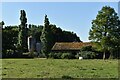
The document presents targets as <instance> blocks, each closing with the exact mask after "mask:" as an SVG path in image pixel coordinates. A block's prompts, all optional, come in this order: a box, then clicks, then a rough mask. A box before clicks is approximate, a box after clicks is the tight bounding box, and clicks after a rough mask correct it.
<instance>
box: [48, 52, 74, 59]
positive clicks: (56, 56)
mask: <svg viewBox="0 0 120 80" xmlns="http://www.w3.org/2000/svg"><path fill="white" fill-rule="evenodd" d="M49 58H53V59H75V55H73V54H72V53H61V52H60V53H50V54H49Z"/></svg>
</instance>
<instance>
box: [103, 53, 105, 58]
mask: <svg viewBox="0 0 120 80" xmlns="http://www.w3.org/2000/svg"><path fill="white" fill-rule="evenodd" d="M103 60H105V51H104V53H103Z"/></svg>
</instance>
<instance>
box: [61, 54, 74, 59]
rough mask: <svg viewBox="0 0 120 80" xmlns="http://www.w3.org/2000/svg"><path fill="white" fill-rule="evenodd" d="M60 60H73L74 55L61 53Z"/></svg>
mask: <svg viewBox="0 0 120 80" xmlns="http://www.w3.org/2000/svg"><path fill="white" fill-rule="evenodd" d="M61 58H62V59H73V58H74V55H73V54H72V53H63V54H62V55H61Z"/></svg>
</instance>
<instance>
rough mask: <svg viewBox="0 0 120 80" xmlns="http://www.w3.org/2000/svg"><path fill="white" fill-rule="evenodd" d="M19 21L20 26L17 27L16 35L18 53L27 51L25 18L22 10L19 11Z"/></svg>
mask: <svg viewBox="0 0 120 80" xmlns="http://www.w3.org/2000/svg"><path fill="white" fill-rule="evenodd" d="M20 12H21V16H20V21H21V24H20V26H19V34H18V49H19V50H20V53H23V52H26V51H27V24H26V23H27V18H26V13H25V11H24V10H21V11H20Z"/></svg>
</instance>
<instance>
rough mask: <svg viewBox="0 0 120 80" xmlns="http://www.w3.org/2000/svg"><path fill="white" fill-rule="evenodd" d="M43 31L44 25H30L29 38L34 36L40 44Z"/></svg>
mask: <svg viewBox="0 0 120 80" xmlns="http://www.w3.org/2000/svg"><path fill="white" fill-rule="evenodd" d="M42 29H43V26H42V25H38V26H37V25H33V24H29V28H28V36H32V37H34V38H35V39H36V42H40V36H41V33H42Z"/></svg>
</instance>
